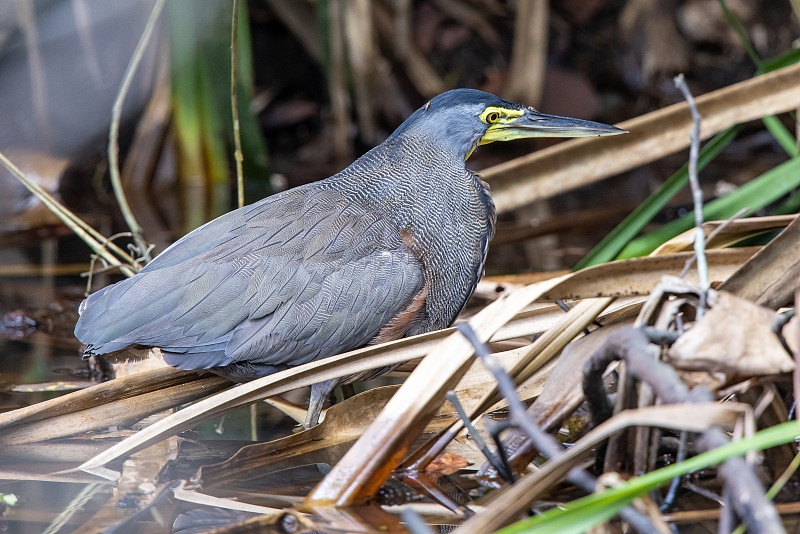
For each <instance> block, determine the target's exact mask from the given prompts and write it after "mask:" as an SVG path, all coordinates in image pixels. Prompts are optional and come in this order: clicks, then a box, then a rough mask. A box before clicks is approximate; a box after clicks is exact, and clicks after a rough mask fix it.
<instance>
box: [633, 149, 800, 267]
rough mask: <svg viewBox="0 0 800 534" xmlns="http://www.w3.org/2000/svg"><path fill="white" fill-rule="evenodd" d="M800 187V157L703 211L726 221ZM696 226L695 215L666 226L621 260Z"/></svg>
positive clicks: (635, 243) (636, 243)
mask: <svg viewBox="0 0 800 534" xmlns="http://www.w3.org/2000/svg"><path fill="white" fill-rule="evenodd" d="M798 186H800V158H792V159H790V160H789V161H787V162H785V163H783V164H781V165H778V166H777V167H775V168H774V169H771V170H769V171H767V172H765V173H764V174H762V175H761V176H759V177H758V178H755V179H753V180H751V181H749V182H747V183H746V184H744V185H743V186H742V187H740V188H739V189H737V190H736V191H734V192H732V193H730V194H729V195H726V196H724V197H722V198H718V199H716V200H712V201H711V202H709V203H708V204H706V206H705V207H704V208H703V219H704V220H707V221H713V220H723V219H727V218H729V217H731V216H733V215H735V214H736V212H738V211H739V210H741V209H744V208H746V209H749V210H753V211H754V210H759V209H761V208H763V207H764V206H766V205H768V204H770V203H772V202H775V201H776V200H778V199H779V198H781V197H782V196H784V195H786V194H787V193H790V192H792V191H793V190H794V189H795V188H797V187H798ZM693 226H694V212H691V213H688V214H686V215H685V216H683V217H681V218H680V219H677V220H674V221H672V222H670V223H667V224H665V225H664V226H662V227H661V228H659V229H658V230H656V231H655V232H652V233H650V234H647V235H645V236H642V237H640V238H638V239H635V240H633V241H631V242H630V243H629V244H628V246H626V247H625V248H624V249H623V250H622V252H621V253H620V254H619V256H618V259H624V258H634V257H638V256H644V255H646V254H649V253H650V252H652V251H653V250H655V249H656V248H657V247H658V246H659V245H661V244H662V243H664V242H665V241H667V240H669V239H672V238H673V237H675V236H676V235H678V234H680V233H681V232H685V231H686V230H688V229H690V228H692V227H693Z"/></svg>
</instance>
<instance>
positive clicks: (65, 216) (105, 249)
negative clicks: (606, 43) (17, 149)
mask: <svg viewBox="0 0 800 534" xmlns="http://www.w3.org/2000/svg"><path fill="white" fill-rule="evenodd" d="M0 163H2V164H3V166H5V168H6V169H8V171H9V172H10V173H11V174H13V175H14V177H16V178H17V180H19V181H20V182H22V184H23V185H24V186H25V187H27V188H28V190H29V191H30V192H31V193H33V194H34V195H36V196H37V197H38V198H39V200H41V201H42V204H44V205H45V206H47V208H48V209H49V210H50V211H52V212H53V213H54V214H55V215H56V216H58V218H59V219H61V221H62V222H63V223H64V224H65V225H66V226H67V227H68V228H69V229H70V230H72V231H73V232H75V235H77V236H78V237H80V238H81V239H82V240H83V241H84V243H86V244H87V245H88V246H89V248H91V249H92V250H93V251H94V252H95V253H96V254H97V255H98V256H100V257H101V258H103V259H104V260H105V261H107V262H108V263H109V264H111V265H114V266H117V267H119V269H120V271H122V273H123V274H125V275H126V276H133V275H134V274H136V271H135V270H134V269H135V267H134V260H133V258H132V257H131V256H130V255H129V254H128V253H127V252H125V251H124V250H122V249H121V248H119V247H118V246H117V245H115V244H113V243H110V242H109V241H108V240H107V239H106V238H105V236H103V235H102V234H101V233H100V232H98V231H97V230H95V229H94V228H92V227H91V226H89V225H88V224H86V223H85V222H84V221H83V220H82V219H81V218H80V217H78V216H77V215H75V214H74V213H72V211H70V210H69V209H67V208H66V207H65V206H64V205H62V204H61V203H60V202H59V201H58V200H56V199H55V198H53V196H52V195H51V194H50V193H48V192H47V191H45V190H44V189H42V188H41V187H39V185H37V184H36V183H34V182H33V181H31V180H30V179H29V178H28V177H27V176H25V173H23V172H22V171H21V170H20V169H19V168H18V167H17V166H16V165H14V164H13V163H12V162H11V160H9V159H8V158H7V157H6V156H5V154H3V153H2V152H0ZM109 251H111V252H113V254H112V253H111V252H109ZM115 254H116V256H115ZM126 264H127V265H126Z"/></svg>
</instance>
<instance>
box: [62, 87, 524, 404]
mask: <svg viewBox="0 0 800 534" xmlns="http://www.w3.org/2000/svg"><path fill="white" fill-rule="evenodd" d="M487 106H502V107H505V108H510V109H524V108H522V107H521V106H518V105H516V104H512V103H510V102H507V101H504V100H501V99H499V98H497V97H495V96H493V95H490V94H488V93H483V92H480V91H473V90H463V89H462V90H455V91H450V92H447V93H444V94H442V95H439V96H438V97H436V98H434V99H432V100H431V101H430V102H429V103H428V104H427V105H426V106H424V107H422V108H420V109H419V110H417V111H416V112H415V113H414V114H413V115H412V116H411V117H410V118H409V119H408V120H407V121H406V122H404V123H403V125H401V126H400V127H399V128H398V129H397V130H396V131H395V132H394V133H393V134H392V135H391V136H390V137H389V138H388V139H387V140H386V141H384V142H383V143H382V144H381V145H379V146H377V147H375V148H374V149H372V150H371V151H369V152H368V153H367V154H365V155H364V156H362V157H361V158H359V159H358V160H357V161H355V162H354V163H353V164H352V165H350V166H349V167H348V168H346V169H345V170H343V171H341V172H340V173H338V174H336V175H334V176H331V177H330V178H327V179H325V180H322V181H320V182H316V183H312V184H309V185H306V186H302V187H298V188H295V189H292V190H289V191H285V192H283V193H279V194H276V195H273V196H271V197H268V198H265V199H263V200H261V201H259V202H256V203H254V204H252V205H249V206H246V207H244V208H240V209H237V210H235V211H232V212H230V213H228V214H226V215H223V216H222V217H219V218H217V219H215V220H213V221H211V222H209V223H207V224H205V225H204V226H201V227H200V228H198V229H196V230H194V231H192V232H191V233H189V234H188V235H186V236H185V237H183V238H182V239H180V240H178V241H177V242H175V243H174V244H173V245H172V246H170V247H169V248H167V249H166V250H165V251H164V252H163V253H161V254H160V255H158V256H157V257H156V258H155V259H154V260H153V261H152V262H150V263H149V264H148V265H147V266H146V267H145V268H144V269H142V270H141V272H139V273H138V274H137V275H136V276H134V277H132V278H129V279H127V280H123V281H121V282H119V283H117V284H114V285H112V286H110V287H107V288H104V289H102V290H100V291H98V292H96V293H94V294H93V295H91V296H90V297H89V298H88V299H86V300H85V301H84V302H83V303H82V305H81V309H80V313H81V314H80V318H79V321H78V323H77V325H76V327H75V335H76V336H77V337H78V339H80V340H81V341H82V342H83V343H86V344H87V351H88V352H91V353H95V354H104V353H108V352H112V351H115V350H118V349H122V348H124V347H126V346H128V345H132V344H138V345H146V346H157V347H160V348H161V350H162V352H163V354H164V358H165V360H166V361H167V363H169V364H170V365H173V366H175V367H179V368H182V369H208V368H211V369H212V370H214V371H215V372H219V373H220V374H224V375H226V376H229V377H231V378H233V379H235V380H244V379H250V378H255V377H259V376H264V375H266V374H270V373H273V372H276V371H278V370H281V369H284V368H286V367H290V366H295V365H300V364H303V363H306V362H310V361H313V360H317V359H319V358H324V357H327V356H332V355H334V354H338V353H341V352H344V351H347V350H351V349H355V348H358V347H360V346H364V345H366V344H368V343H370V342H372V341H374V340H376V338H379V339H380V340H386V339H390V338H396V337H403V336H405V335H413V334H418V333H423V332H427V331H430V330H434V329H440V328H445V327H447V326H449V325H450V324H451V323H452V322H453V321H454V320H455V318H456V317H457V315H458V314H459V313H460V312H461V310H462V309H463V307H464V305H465V304H466V302H467V299H468V298H469V296H470V295H471V293H472V292H473V290H474V289H475V286H476V284H477V282H478V279H479V277H480V275H481V273H482V271H483V265H484V262H485V259H486V252H487V247H488V243H489V240H490V239H491V237H492V234H493V231H494V221H495V209H494V204H493V202H492V200H491V196H490V194H489V191H488V188H487V186H486V184H485V183H483V182H482V181H481V180H480V178H479V177H478V176H477V175H476V174H475V173H473V172H471V171H469V170H467V169H465V167H464V162H465V159H466V158H467V156H468V155H469V154H470V153H471V152H472V150H473V149H474V148H475V147H476V146H477V144H478V143H479V141H480V140H481V138H482V136H483V135H484V134H485V133H486V131H487V129H488V128H489V126H490V125H489V124H487V123H486V122H484V121H483V120H481V119H480V118H479V116H480V114H481V113H482V112H483V111H484V110H485V109H486V107H487ZM404 312H405V313H404ZM393 319H394V321H393ZM387 325H388V326H387ZM333 385H335V384H333ZM333 385H331V384H326V385H325V386H324V387H320V388H317V390H316V391H315V392H314V393H313V394H312V396H313V395H324V394H325V393H327V392H328V391H330V388H332V387H333ZM312 400H313V399H312Z"/></svg>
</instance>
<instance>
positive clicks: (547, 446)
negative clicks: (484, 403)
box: [456, 321, 657, 532]
mask: <svg viewBox="0 0 800 534" xmlns="http://www.w3.org/2000/svg"><path fill="white" fill-rule="evenodd" d="M456 329H457V330H458V331H459V332H460V333H461V335H463V336H464V337H465V338H467V341H469V342H470V344H471V345H472V347H473V348H474V349H475V355H476V356H478V357H479V358H480V359H481V361H482V362H483V364H484V365H485V366H486V368H487V369H488V370H489V371H490V372H491V373H492V375H494V378H495V380H497V386H498V389H499V390H500V393H501V394H502V395H503V397H505V399H506V402H507V403H508V410H509V418H510V419H511V421H512V422H513V423H514V424H515V425H516V426H518V427H519V428H521V429H522V430H523V431H524V432H525V433H526V434H527V435H528V437H529V438H530V440H531V442H532V443H533V444H534V446H535V447H536V448H537V449H538V450H539V452H541V453H542V454H544V455H545V456H547V457H548V458H551V459H552V458H555V457H556V456H558V455H560V454H562V453H563V450H564V449H563V446H562V445H561V444H560V443H559V442H558V441H556V439H555V438H554V437H553V436H551V435H550V434H548V433H546V432H544V431H543V430H542V429H541V428H539V426H538V425H537V424H536V423H535V422H534V421H533V419H532V418H531V416H530V415H528V412H527V410H525V406H524V405H523V404H522V401H521V400H520V398H519V395H517V390H516V387H515V386H514V380H513V379H512V378H511V376H510V375H509V374H508V373H507V372H506V370H505V369H503V366H501V365H500V364H499V363H498V362H497V359H496V358H495V357H494V356H492V353H491V352H490V351H489V348H488V347H487V346H486V344H485V343H483V342H481V340H480V339H478V336H477V335H476V334H475V331H474V330H473V329H472V327H471V326H470V324H469V323H468V322H466V321H465V322H462V323H458V324H457V325H456ZM567 480H569V481H570V482H572V483H573V484H575V485H576V486H578V487H580V488H581V489H583V490H584V491H586V492H587V493H593V492H594V490H595V486H596V483H597V479H596V478H595V477H593V476H592V475H590V474H589V473H587V472H586V471H584V470H583V469H581V468H580V467H574V468H572V469H571V470H570V471H569V473H568V474H567ZM620 515H621V516H622V518H623V519H624V520H625V521H627V522H628V524H630V525H631V526H632V527H633V528H634V529H635V530H636V531H638V532H657V529H656V528H655V526H654V525H653V523H652V522H651V521H650V519H649V518H648V517H646V516H645V515H643V514H642V513H640V512H639V511H638V510H636V509H635V508H632V507H630V506H628V507H626V508H623V509H622V511H621V512H620Z"/></svg>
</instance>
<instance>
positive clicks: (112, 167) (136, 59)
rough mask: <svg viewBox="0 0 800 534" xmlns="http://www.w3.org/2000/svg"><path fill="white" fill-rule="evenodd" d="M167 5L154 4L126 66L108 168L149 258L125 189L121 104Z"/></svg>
mask: <svg viewBox="0 0 800 534" xmlns="http://www.w3.org/2000/svg"><path fill="white" fill-rule="evenodd" d="M163 7H164V0H156V3H155V5H153V10H152V11H151V12H150V18H149V19H148V20H147V24H146V25H145V27H144V31H143V32H142V36H141V37H140V38H139V42H138V43H137V44H136V49H135V50H134V51H133V56H132V57H131V60H130V62H129V63H128V68H127V69H125V75H124V76H123V77H122V84H121V85H120V88H119V93H118V94H117V98H116V100H115V101H114V107H112V108H111V126H110V128H109V131H108V170H109V174H110V176H111V186H112V187H113V188H114V195H115V196H116V197H117V203H119V209H120V210H121V211H122V216H123V217H124V218H125V222H126V223H127V224H128V227H129V228H130V230H131V233H132V234H133V240H134V242H135V243H136V246H137V248H138V249H139V254H138V255H139V256H142V257H144V258H145V259H146V260H148V261H149V260H150V255H149V252H148V247H147V244H146V243H145V241H144V238H143V237H142V227H141V226H139V223H138V222H137V220H136V217H135V216H134V215H133V211H132V210H131V207H130V205H129V204H128V199H126V198H125V191H124V190H123V188H122V179H121V178H120V172H119V124H120V120H121V119H122V106H123V104H124V103H125V97H126V96H127V94H128V89H130V86H131V82H133V76H134V74H136V69H137V68H138V67H139V63H140V62H141V60H142V56H143V55H144V49H145V48H146V47H147V43H148V42H150V37H151V36H152V34H153V29H154V28H155V25H156V21H157V20H158V16H159V15H160V14H161V9H162V8H163Z"/></svg>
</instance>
